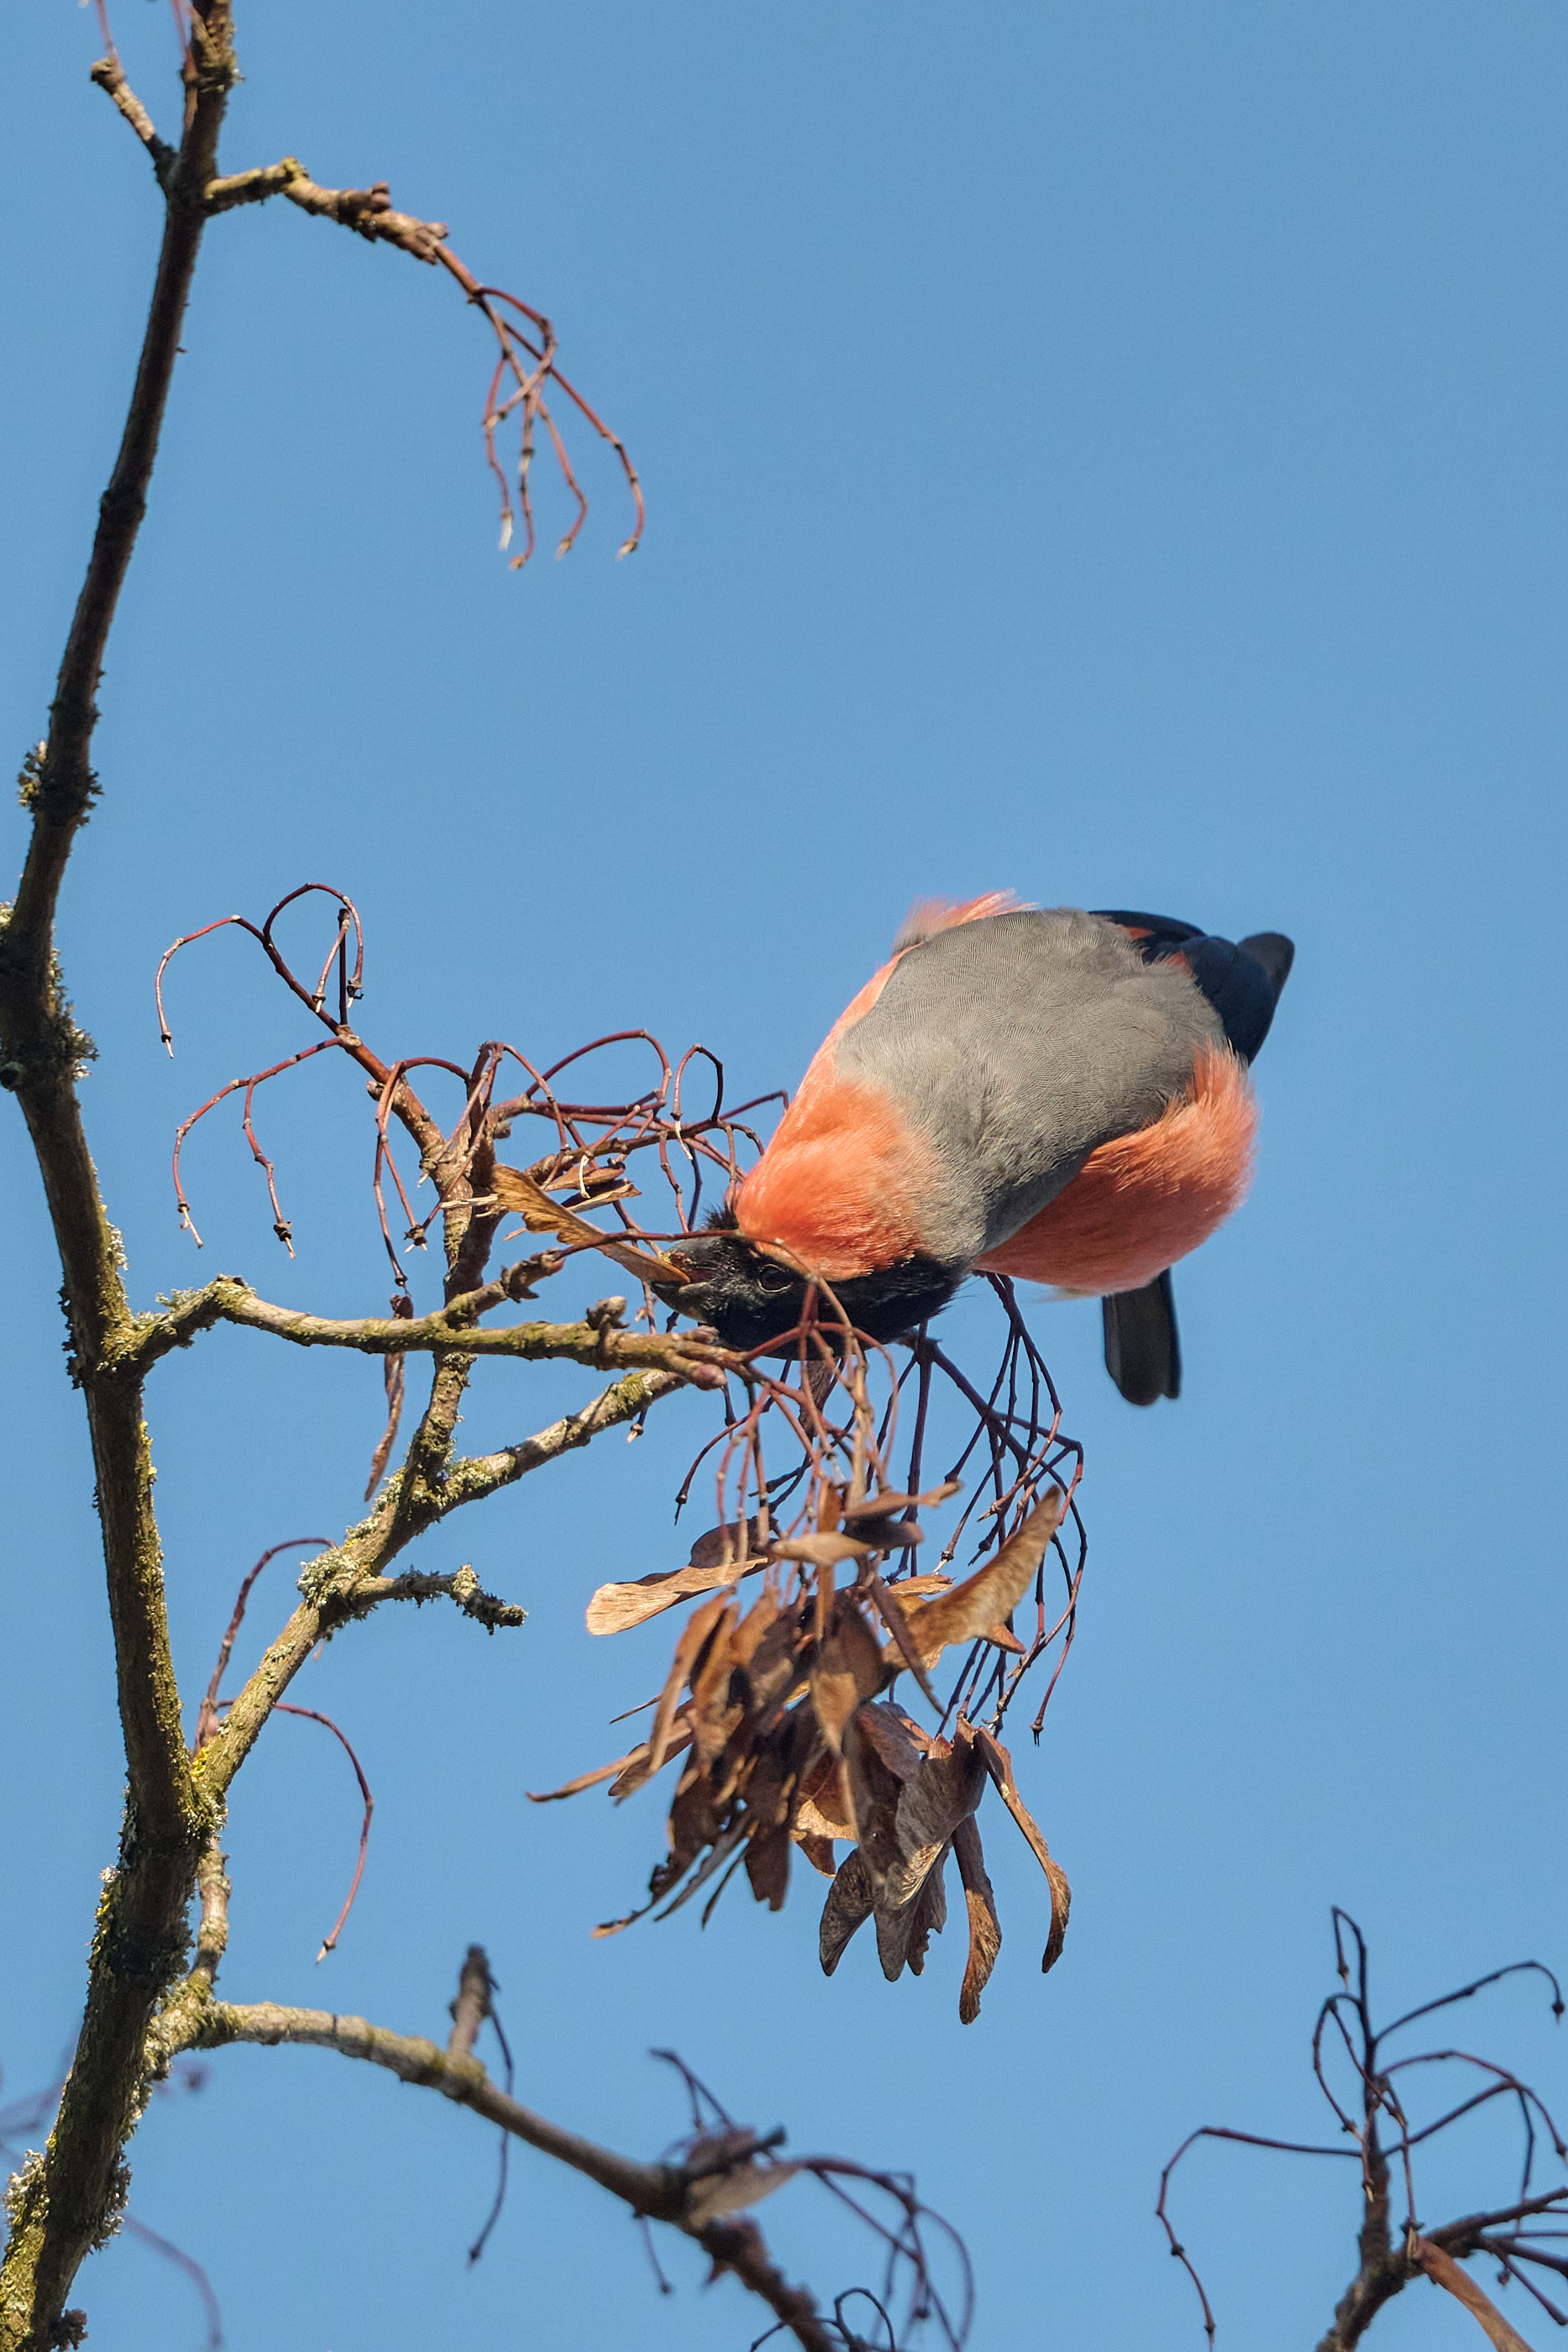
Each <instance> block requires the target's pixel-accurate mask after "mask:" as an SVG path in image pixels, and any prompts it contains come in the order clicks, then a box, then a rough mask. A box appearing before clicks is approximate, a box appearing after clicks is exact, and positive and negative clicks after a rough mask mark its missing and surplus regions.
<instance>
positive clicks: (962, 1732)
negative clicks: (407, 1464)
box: [541, 1486, 1070, 2024]
mask: <svg viewBox="0 0 1568 2352" xmlns="http://www.w3.org/2000/svg"><path fill="white" fill-rule="evenodd" d="M955 1491H956V1488H955V1487H954V1486H945V1487H942V1488H939V1489H937V1490H936V1492H935V1493H933V1494H929V1495H920V1496H914V1495H893V1494H885V1493H884V1494H879V1495H876V1496H871V1497H869V1498H867V1499H865V1500H862V1501H860V1502H852V1501H846V1499H845V1497H844V1495H843V1493H842V1492H841V1490H839V1489H837V1488H835V1487H833V1486H826V1487H825V1488H824V1490H823V1500H822V1503H821V1506H820V1507H819V1510H818V1514H817V1516H818V1517H819V1520H820V1522H821V1524H820V1525H819V1527H818V1528H817V1529H816V1530H815V1531H814V1532H811V1533H808V1534H805V1535H796V1536H792V1537H789V1538H782V1539H779V1540H776V1541H772V1542H768V1541H767V1540H766V1536H765V1531H762V1530H759V1528H758V1521H757V1520H755V1519H753V1520H751V1521H748V1522H747V1525H746V1527H745V1528H741V1527H740V1526H739V1525H738V1524H735V1523H732V1524H731V1525H729V1526H727V1527H724V1528H716V1529H715V1530H714V1531H713V1533H712V1534H711V1535H708V1536H705V1537H704V1538H701V1540H700V1541H699V1542H698V1543H697V1544H696V1545H695V1547H694V1549H693V1554H692V1559H691V1564H690V1565H689V1566H688V1567H686V1568H684V1569H679V1570H674V1572H673V1573H671V1574H667V1575H664V1576H651V1577H645V1578H643V1580H641V1581H640V1582H638V1583H635V1584H607V1585H603V1586H601V1588H600V1590H599V1591H598V1592H596V1593H595V1595H594V1597H593V1600H592V1602H591V1606H590V1609H589V1612H588V1622H589V1627H590V1630H591V1632H594V1633H617V1632H620V1631H622V1629H624V1628H625V1627H627V1626H630V1625H634V1624H639V1623H641V1622H643V1621H644V1620H645V1619H647V1618H649V1617H651V1616H653V1615H656V1614H657V1613H658V1612H659V1611H661V1610H663V1609H666V1608H668V1607H670V1606H671V1605H672V1604H673V1603H674V1602H676V1601H683V1600H685V1599H687V1598H689V1597H691V1596H693V1595H695V1594H697V1593H702V1592H706V1594H707V1595H708V1596H709V1597H708V1598H706V1600H704V1601H702V1602H701V1603H700V1605H699V1606H698V1607H697V1608H696V1609H695V1611H694V1612H693V1613H692V1615H691V1617H690V1618H689V1619H688V1620H687V1622H686V1625H685V1630H684V1632H683V1633H682V1634H681V1637H680V1640H679V1641H678V1643H676V1645H675V1654H674V1660H673V1661H672V1664H671V1666H670V1671H669V1675H668V1677H667V1679H666V1681H665V1684H664V1689H663V1691H662V1692H661V1694H660V1696H659V1697H658V1699H657V1701H656V1702H655V1703H654V1715H653V1727H652V1729H651V1730H650V1732H649V1735H648V1738H646V1740H644V1741H643V1743H642V1744H641V1746H639V1747H638V1748H634V1749H633V1750H632V1753H631V1754H630V1755H627V1756H623V1757H621V1758H619V1759H617V1760H616V1762H614V1763H613V1764H607V1765H603V1766H601V1768H600V1769H598V1770H597V1771H593V1772H588V1773H584V1774H583V1775H582V1776H581V1778H580V1779H579V1780H573V1781H571V1782H570V1783H569V1784H568V1785H567V1786H566V1787H565V1788H563V1789H559V1790H553V1791H551V1794H552V1795H553V1796H557V1797H565V1796H570V1795H573V1794H575V1793H576V1792H577V1791H578V1790H582V1789H586V1788H590V1787H591V1786H593V1785H594V1784H595V1783H597V1782H600V1781H603V1780H609V1781H610V1782H611V1794H612V1796H613V1797H615V1798H617V1799H620V1798H622V1797H627V1796H630V1795H631V1794H632V1792H633V1790H637V1789H640V1788H642V1787H643V1784H644V1783H645V1782H646V1781H648V1780H652V1778H653V1775H654V1774H655V1773H656V1772H658V1771H660V1770H661V1769H663V1767H664V1765H665V1764H666V1763H667V1762H670V1761H672V1760H674V1761H677V1762H678V1763H679V1765H680V1770H679V1776H678V1779H677V1780H676V1785H675V1790H674V1798H673V1800H672V1802H671V1805H670V1812H669V1849H670V1850H669V1853H668V1854H667V1855H666V1857H665V1858H664V1861H662V1862H661V1863H660V1864H658V1866H657V1867H656V1868H655V1870H654V1872H653V1877H652V1879H651V1880H650V1882H649V1898H648V1902H647V1903H646V1904H645V1905H644V1906H643V1910H642V1911H637V1912H633V1913H632V1914H631V1916H630V1917H629V1918H625V1919H617V1920H614V1921H612V1922H610V1923H609V1924H608V1925H607V1926H605V1927H601V1928H600V1929H599V1930H598V1933H599V1934H601V1935H612V1934H614V1933H616V1932H617V1931H618V1930H619V1929H620V1928H622V1927H629V1926H630V1925H631V1923H632V1919H634V1918H640V1917H641V1916H643V1912H644V1911H646V1910H649V1909H651V1908H652V1907H653V1905H654V1904H656V1903H659V1902H662V1901H664V1900H665V1898H666V1897H673V1898H674V1899H673V1900H671V1901H670V1902H669V1904H668V1909H667V1910H666V1911H665V1912H664V1913H663V1914H661V1916H668V1913H669V1911H673V1910H674V1909H677V1908H678V1907H679V1906H680V1905H681V1904H683V1903H685V1902H687V1901H689V1899H690V1898H691V1896H692V1895H695V1894H696V1892H697V1891H698V1889H699V1888H700V1887H702V1886H704V1885H706V1884H707V1883H708V1882H709V1881H710V1880H711V1879H713V1878H714V1877H715V1876H716V1874H718V1873H719V1872H721V1871H723V1872H724V1876H723V1877H722V1878H721V1879H720V1882H719V1885H718V1886H717V1888H716V1890H715V1893H714V1895H713V1896H712V1897H711V1898H710V1902H709V1906H708V1908H709V1910H711V1908H712V1906H713V1904H714V1903H716V1901H717V1899H718V1895H720V1894H721V1893H722V1892H723V1889H724V1887H725V1885H727V1883H728V1880H729V1877H730V1875H731V1874H733V1872H734V1871H735V1870H736V1869H737V1868H739V1867H740V1866H741V1865H742V1864H744V1865H745V1869H746V1873H747V1877H748V1878H749V1880H750V1882H751V1889H752V1893H753V1895H755V1896H756V1898H757V1900H758V1902H759V1903H767V1904H768V1906H770V1908H772V1909H773V1910H775V1911H777V1910H779V1909H781V1908H782V1906H783V1903H784V1898H785V1895H786V1893H787V1891H788V1887H789V1864H790V1849H791V1848H792V1847H793V1846H799V1847H800V1851H801V1853H803V1854H804V1856H805V1858H806V1860H807V1861H808V1862H809V1863H810V1864H812V1866H813V1867H814V1868H815V1869H817V1870H819V1871H821V1873H822V1874H823V1875H824V1876H825V1877H828V1878H831V1881H832V1885H831V1887H830V1889H829V1891H828V1898H827V1902H826V1905H825V1906H824V1908H823V1912H822V1924H821V1959H822V1967H823V1969H825V1970H826V1971H827V1973H828V1974H829V1975H830V1976H831V1974H832V1972H833V1970H834V1969H835V1968H836V1967H837V1966H838V1963H839V1959H840V1958H841V1954H842V1952H843V1949H844V1947H845V1945H846V1944H847V1943H848V1942H849V1940H850V1937H852V1935H853V1934H854V1932H855V1930H856V1928H857V1927H862V1926H863V1925H864V1923H865V1922H866V1921H867V1920H868V1919H870V1920H872V1921H873V1923H874V1926H875V1930H876V1940H877V1950H878V1954H879V1956H880V1958H881V1961H882V1966H883V1973H884V1974H885V1975H886V1976H887V1977H888V1979H890V1980H892V1979H896V1978H898V1977H899V1976H900V1975H902V1973H903V1971H904V1969H905V1968H906V1967H907V1968H908V1969H911V1970H913V1971H914V1973H915V1975H919V1974H920V1973H921V1971H922V1969H924V1966H925V1954H926V1949H927V1947H928V1944H929V1941H930V1938H931V1937H932V1936H933V1935H935V1934H937V1933H939V1932H940V1931H941V1929H942V1927H943V1926H944V1924H945V1922H946V1916H947V1898H946V1887H945V1883H944V1882H945V1874H946V1862H947V1857H948V1855H949V1854H952V1855H953V1857H954V1858H955V1860H956V1863H957V1865H958V1873H959V1876H960V1879H961V1880H962V1883H963V1888H964V1894H965V1897H966V1902H967V1910H968V1919H969V1956H968V1963H967V1968H966V1969H965V1974H964V1983H963V1990H962V1993H961V1995H960V1998H959V2004H958V2014H959V2016H960V2017H961V2018H962V2020H963V2021H964V2022H965V2023H966V2024H967V2023H968V2022H969V2021H971V2020H972V2019H973V2018H974V2017H976V2016H977V2014H978V2011H979V2006H980V1995H981V1993H982V1991H983V1990H984V1989H985V1985H986V1982H987V1979H988V1977H989V1975H990V1973H991V1969H992V1968H993V1966H994V1964H995V1961H996V1957H997V1953H998V1948H1000V1944H1001V1928H1000V1926H999V1925H998V1918H997V1910H996V1902H995V1897H994V1895H993V1894H992V1890H991V1884H990V1880H989V1878H988V1876H987V1874H986V1865H985V1857H984V1854H983V1853H982V1851H981V1846H980V1835H979V1831H978V1829H977V1826H976V1822H975V1813H976V1810H977V1806H978V1804H979V1801H980V1798H981V1794H982V1792H983V1790H984V1789H985V1786H986V1783H987V1781H988V1780H991V1781H994V1782H995V1784H996V1786H997V1788H998V1790H999V1791H1000V1793H1001V1797H1002V1801H1003V1802H1004V1803H1005V1804H1006V1806H1007V1808H1008V1810H1009V1812H1010V1813H1011V1814H1012V1817H1013V1819H1014V1821H1015V1822H1017V1823H1018V1825H1019V1829H1020V1830H1021V1831H1022V1832H1023V1834H1024V1836H1025V1837H1026V1838H1027V1839H1028V1841H1029V1843H1030V1846H1031V1848H1032V1849H1033V1851H1034V1853H1035V1855H1036V1857H1037V1858H1038V1860H1039V1861H1040V1865H1041V1867H1042V1868H1043V1869H1044V1871H1045V1873H1046V1876H1047V1879H1048V1881H1049V1883H1050V1888H1051V1934H1050V1938H1049V1941H1048V1942H1047V1945H1046V1949H1045V1959H1044V1966H1045V1967H1046V1968H1047V1969H1050V1968H1051V1966H1052V1965H1053V1964H1054V1962H1055V1960H1056V1958H1057V1957H1058V1955H1059V1953H1060V1952H1061V1941H1062V1937H1063V1935H1064V1934H1065V1932H1066V1927H1067V1909H1068V1903H1069V1899H1070V1898H1069V1892H1068V1886H1067V1881H1066V1879H1065V1877H1064V1876H1063V1874H1062V1873H1061V1870H1060V1868H1059V1867H1058V1865H1057V1864H1056V1863H1055V1862H1054V1861H1053V1860H1052V1859H1051V1855H1050V1853H1049V1852H1048V1851H1047V1848H1046V1843H1045V1840H1044V1838H1043V1837H1042V1836H1041V1834H1040V1830H1039V1829H1038V1827H1037V1826H1036V1824H1035V1822H1034V1821H1033V1820H1032V1819H1031V1817H1030V1813H1029V1811H1028V1810H1027V1809H1026V1807H1025V1806H1024V1803H1023V1801H1022V1800H1021V1798H1020V1797H1019V1793H1018V1790H1017V1787H1016V1785H1015V1783H1014V1780H1013V1772H1012V1766H1011V1762H1010V1759H1009V1755H1008V1751H1007V1749H1006V1748H1004V1747H1002V1746H1001V1744H1000V1742H999V1741H998V1739H997V1738H996V1737H995V1736H994V1734H993V1733H992V1732H991V1731H989V1730H988V1729H986V1728H985V1727H983V1726H981V1725H978V1724H975V1723H971V1722H969V1721H967V1719H966V1718H965V1717H964V1716H963V1715H962V1714H960V1715H958V1716H957V1717H956V1720H955V1721H954V1723H953V1726H952V1729H951V1733H950V1736H948V1737H946V1738H944V1737H942V1736H940V1735H939V1734H934V1733H932V1732H929V1731H927V1730H925V1729H924V1728H923V1727H922V1726H921V1725H919V1724H918V1723H916V1722H915V1719H914V1718H913V1717H911V1716H910V1715H908V1714H906V1713H905V1711H904V1708H903V1707H901V1706H898V1705H896V1704H895V1703H894V1700H893V1699H892V1698H891V1697H889V1696H888V1693H889V1691H890V1690H891V1688H892V1685H893V1684H894V1681H895V1679H896V1678H897V1676H898V1675H900V1674H903V1673H907V1674H910V1675H913V1676H914V1677H915V1680H916V1681H917V1682H918V1684H919V1685H920V1686H921V1688H922V1689H923V1690H924V1691H925V1694H926V1696H928V1697H931V1696H932V1694H931V1687H930V1682H929V1675H930V1672H931V1669H932V1668H933V1667H934V1666H935V1665H936V1662H937V1660H938V1659H939V1658H940V1656H941V1654H942V1653H943V1651H944V1650H946V1649H947V1648H948V1647H949V1646H950V1645H951V1644H953V1643H972V1642H975V1641H977V1640H978V1641H985V1642H989V1643H995V1644H996V1645H997V1646H998V1648H1000V1649H1004V1650H1009V1651H1013V1652H1017V1651H1018V1650H1019V1649H1020V1648H1021V1644H1020V1643H1019V1642H1018V1641H1017V1639H1016V1637H1015V1636H1014V1635H1013V1633H1012V1632H1011V1629H1010V1626H1009V1622H1008V1620H1009V1618H1010V1616H1011V1614H1012V1612H1013V1611H1014V1609H1015V1608H1016V1607H1017V1606H1018V1604H1019V1601H1022V1600H1023V1598H1024V1596H1025V1594H1026V1592H1027V1591H1029V1589H1030V1587H1031V1586H1032V1585H1033V1584H1034V1583H1035V1581H1036V1578H1037V1576H1038V1573H1039V1571H1040V1565H1041V1563H1042V1561H1043V1559H1044V1558H1045V1554H1046V1551H1047V1549H1048V1548H1049V1546H1050V1544H1051V1538H1052V1537H1053V1535H1054V1534H1055V1531H1056V1528H1057V1525H1058V1522H1059V1520H1060V1518H1061V1513H1062V1509H1063V1507H1064V1502H1065V1497H1064V1496H1062V1494H1061V1492H1059V1491H1058V1490H1056V1489H1055V1488H1052V1489H1051V1493H1050V1494H1049V1496H1047V1498H1046V1499H1045V1500H1043V1501H1041V1502H1040V1503H1039V1504H1037V1505H1036V1506H1035V1507H1034V1508H1033V1509H1032V1510H1031V1511H1030V1514H1029V1516H1028V1517H1026V1518H1025V1519H1024V1521H1023V1523H1022V1525H1021V1526H1020V1527H1019V1529H1018V1531H1017V1532H1016V1534H1014V1535H1013V1536H1012V1537H1011V1538H1010V1539H1009V1541H1008V1542H1007V1543H1005V1544H1004V1545H1003V1546H1002V1547H1001V1549H999V1550H998V1552H997V1553H996V1554H995V1555H994V1556H993V1557H992V1558H991V1559H989V1560H988V1561H987V1563H986V1564H985V1566H984V1567H982V1568H980V1569H978V1570H976V1572H975V1573H974V1574H973V1575H971V1576H969V1577H968V1578H967V1579H966V1580H964V1581H962V1582H960V1583H956V1584H955V1583H952V1582H951V1581H950V1580H948V1579H947V1578H946V1577H945V1576H908V1577H904V1578H901V1579H898V1580H895V1581H894V1582H892V1583H889V1582H885V1581H884V1580H883V1578H882V1576H881V1575H880V1574H879V1572H878V1568H877V1562H878V1560H879V1559H886V1558H887V1556H888V1555H889V1554H893V1553H897V1552H903V1553H904V1555H905V1557H907V1556H908V1547H909V1546H910V1543H911V1541H912V1538H917V1537H918V1529H917V1528H914V1527H913V1525H912V1521H911V1519H910V1518H909V1517H905V1516H902V1515H903V1514H905V1513H908V1512H912V1511H913V1510H914V1508H915V1507H916V1506H917V1505H921V1504H929V1503H934V1502H938V1501H942V1500H945V1499H946V1496H948V1495H949V1494H951V1493H953V1492H955ZM754 1548H755V1549H754ZM846 1565H849V1566H852V1569H853V1572H854V1581H853V1582H852V1583H851V1584H847V1585H844V1586H840V1585H839V1584H838V1582H837V1571H838V1570H839V1569H840V1568H841V1567H842V1566H846ZM753 1574H760V1575H762V1576H763V1577H764V1579H765V1581H764V1583H763V1587H762V1591H761V1592H760V1594H759V1595H758V1598H757V1599H756V1600H755V1601H752V1602H751V1603H750V1605H749V1607H747V1606H746V1605H745V1603H744V1602H743V1601H742V1598H741V1596H740V1594H739V1592H738V1591H737V1586H738V1585H739V1582H740V1580H741V1579H742V1578H743V1577H747V1576H750V1575H753ZM933 1704H935V1701H934V1700H933ZM541 1801H542V1800H541ZM843 1842H847V1843H848V1844H849V1848H850V1851H849V1853H847V1855H846V1856H845V1857H844V1859H843V1860H842V1861H841V1862H840V1861H838V1860H837V1857H836V1848H837V1846H838V1845H839V1844H840V1843H843ZM726 1864H727V1865H728V1868H727V1869H726ZM683 1882H684V1884H683ZM704 1916H705V1919H706V1916H707V1914H706V1912H705V1914H704Z"/></svg>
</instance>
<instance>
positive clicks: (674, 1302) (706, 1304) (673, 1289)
mask: <svg viewBox="0 0 1568 2352" xmlns="http://www.w3.org/2000/svg"><path fill="white" fill-rule="evenodd" d="M664 1255H665V1257H666V1258H667V1259H668V1260H669V1262H670V1264H671V1265H674V1266H677V1267H678V1268H679V1269H680V1273H681V1276H682V1277H683V1278H682V1279H681V1280H680V1281H679V1282H654V1283H650V1285H649V1288H650V1289H651V1290H652V1291H653V1296H654V1297H656V1298H662V1299H663V1300H664V1305H665V1306H666V1307H674V1310H675V1312H676V1314H677V1315H689V1316H690V1317H691V1318H692V1321H693V1322H694V1323H706V1322H707V1321H708V1320H709V1319H710V1315H711V1310H712V1308H713V1306H714V1295H713V1285H712V1284H711V1283H709V1282H704V1281H702V1280H701V1279H700V1278H699V1277H700V1273H701V1269H700V1267H699V1266H697V1265H695V1264H694V1263H693V1261H692V1257H691V1255H689V1254H688V1253H687V1252H685V1251H684V1250H678V1249H674V1250H672V1249H667V1250H666V1251H665V1252H664Z"/></svg>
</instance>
